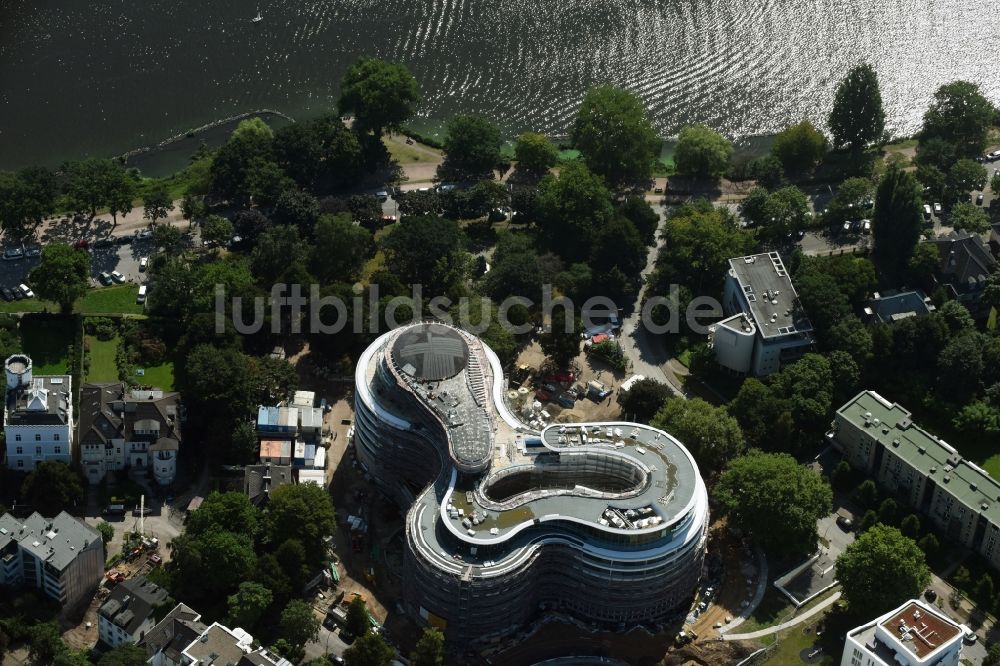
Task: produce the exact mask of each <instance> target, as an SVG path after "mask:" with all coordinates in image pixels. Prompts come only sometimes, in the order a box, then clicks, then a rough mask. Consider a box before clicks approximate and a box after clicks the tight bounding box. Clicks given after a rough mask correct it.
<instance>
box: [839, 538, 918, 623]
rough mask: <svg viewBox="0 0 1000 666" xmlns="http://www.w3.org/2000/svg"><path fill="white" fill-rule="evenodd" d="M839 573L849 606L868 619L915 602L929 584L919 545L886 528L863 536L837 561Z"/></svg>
mask: <svg viewBox="0 0 1000 666" xmlns="http://www.w3.org/2000/svg"><path fill="white" fill-rule="evenodd" d="M836 570H837V580H838V581H840V585H841V588H842V590H843V593H844V597H845V598H846V599H847V603H848V604H849V605H850V607H851V608H853V609H854V610H855V611H857V612H861V613H864V614H865V615H866V616H867V615H879V614H881V613H884V612H885V611H887V610H889V609H891V608H895V607H896V606H898V605H899V604H901V603H902V602H904V601H906V600H907V599H915V598H916V597H918V596H920V593H921V592H922V591H923V589H924V587H926V586H927V583H928V582H929V581H930V570H929V569H928V568H927V563H926V559H925V557H924V554H923V552H921V550H920V549H919V548H918V547H917V544H916V543H914V542H913V539H910V538H907V537H905V536H903V535H902V534H901V533H900V531H899V530H897V529H896V528H895V527H889V526H887V525H875V526H874V527H872V528H871V529H870V530H868V531H867V532H865V533H864V534H862V535H860V536H859V537H858V538H857V540H856V541H855V542H854V543H852V544H851V545H849V546H848V547H847V549H846V550H845V551H844V552H843V553H841V555H840V557H838V558H837V564H836Z"/></svg>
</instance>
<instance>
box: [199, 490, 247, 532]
mask: <svg viewBox="0 0 1000 666" xmlns="http://www.w3.org/2000/svg"><path fill="white" fill-rule="evenodd" d="M184 527H185V531H186V532H187V533H188V534H191V535H196V536H197V535H200V534H207V533H208V532H213V531H219V530H225V531H228V532H234V533H236V534H242V535H245V536H247V537H249V538H251V539H252V538H253V537H254V535H255V534H256V533H257V509H256V508H254V506H253V504H251V503H250V500H249V499H248V498H247V496H246V495H245V494H243V493H239V492H229V493H219V492H213V493H210V494H209V495H208V497H206V498H205V500H204V502H202V504H201V506H200V507H198V509H196V510H195V511H192V512H191V513H190V514H188V517H187V520H186V521H185V523H184Z"/></svg>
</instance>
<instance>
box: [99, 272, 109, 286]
mask: <svg viewBox="0 0 1000 666" xmlns="http://www.w3.org/2000/svg"><path fill="white" fill-rule="evenodd" d="M97 281H98V282H100V283H101V284H103V285H104V286H105V287H107V286H108V285H109V284H111V282H112V280H111V273H109V272H107V271H101V274H100V275H98V276H97Z"/></svg>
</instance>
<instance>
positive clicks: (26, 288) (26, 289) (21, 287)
mask: <svg viewBox="0 0 1000 666" xmlns="http://www.w3.org/2000/svg"><path fill="white" fill-rule="evenodd" d="M17 288H18V289H19V290H20V291H21V293H22V294H24V297H25V298H34V297H35V292H33V291H31V287H29V286H28V285H26V284H24V283H23V282H22V283H21V284H19V285H17Z"/></svg>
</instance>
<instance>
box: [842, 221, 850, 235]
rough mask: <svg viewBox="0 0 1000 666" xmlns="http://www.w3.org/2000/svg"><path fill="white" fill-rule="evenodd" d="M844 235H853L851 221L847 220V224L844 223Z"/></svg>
mask: <svg viewBox="0 0 1000 666" xmlns="http://www.w3.org/2000/svg"><path fill="white" fill-rule="evenodd" d="M844 233H845V234H849V233H851V221H850V220H847V221H846V222H844Z"/></svg>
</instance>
